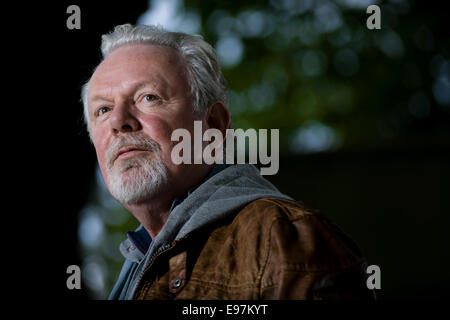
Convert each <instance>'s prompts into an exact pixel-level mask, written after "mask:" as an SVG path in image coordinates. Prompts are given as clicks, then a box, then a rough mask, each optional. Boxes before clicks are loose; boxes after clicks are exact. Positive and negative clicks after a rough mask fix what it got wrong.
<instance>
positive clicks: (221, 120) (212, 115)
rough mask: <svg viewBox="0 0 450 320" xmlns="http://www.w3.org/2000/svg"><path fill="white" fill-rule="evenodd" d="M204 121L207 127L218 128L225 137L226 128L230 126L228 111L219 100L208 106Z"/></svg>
mask: <svg viewBox="0 0 450 320" xmlns="http://www.w3.org/2000/svg"><path fill="white" fill-rule="evenodd" d="M206 123H207V124H208V127H209V128H215V129H219V130H220V132H222V135H223V136H224V137H225V133H226V130H227V129H228V127H229V126H230V112H229V111H228V110H227V108H226V107H225V105H224V104H223V103H222V102H221V101H216V102H214V103H213V104H212V105H211V106H210V107H209V110H208V114H207V115H206Z"/></svg>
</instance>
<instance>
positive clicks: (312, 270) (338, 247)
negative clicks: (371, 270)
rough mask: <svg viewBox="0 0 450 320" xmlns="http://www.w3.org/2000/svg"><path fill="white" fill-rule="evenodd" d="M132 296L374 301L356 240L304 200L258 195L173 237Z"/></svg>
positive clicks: (144, 297) (152, 297) (138, 297)
mask: <svg viewBox="0 0 450 320" xmlns="http://www.w3.org/2000/svg"><path fill="white" fill-rule="evenodd" d="M134 298H135V299H164V300H166V299H208V300H214V299H223V300H236V299H237V300H257V299H339V298H344V299H353V298H356V299H371V298H374V294H373V292H372V291H371V290H369V289H367V287H366V263H365V260H364V258H363V257H362V255H361V252H360V251H359V250H358V248H357V247H356V245H355V244H354V243H353V241H352V240H351V239H350V238H349V237H348V236H346V235H345V234H344V233H342V232H341V231H340V230H339V229H338V228H337V227H336V226H335V225H333V224H332V223H331V222H330V221H329V220H328V219H326V218H325V216H324V215H322V214H321V213H319V212H317V211H315V210H313V209H311V208H309V207H307V206H306V205H304V204H303V203H301V202H297V201H291V200H284V199H273V198H270V199H269V198H263V199H259V200H255V201H253V202H251V203H250V204H248V205H246V206H245V207H244V208H243V209H242V210H240V212H238V213H237V214H235V215H233V216H231V217H229V218H227V219H226V220H222V221H220V223H216V224H215V225H212V226H209V227H208V228H203V229H201V230H197V231H194V232H192V233H190V234H188V235H187V236H185V237H184V238H181V239H179V240H176V241H174V242H173V243H172V246H171V247H170V248H168V249H166V250H165V251H163V252H161V253H160V254H159V255H158V256H157V257H156V258H155V259H154V262H153V263H152V264H151V265H149V266H148V267H147V268H146V270H145V272H144V274H143V277H142V279H141V281H140V283H139V286H138V287H137V290H136V291H135V294H134Z"/></svg>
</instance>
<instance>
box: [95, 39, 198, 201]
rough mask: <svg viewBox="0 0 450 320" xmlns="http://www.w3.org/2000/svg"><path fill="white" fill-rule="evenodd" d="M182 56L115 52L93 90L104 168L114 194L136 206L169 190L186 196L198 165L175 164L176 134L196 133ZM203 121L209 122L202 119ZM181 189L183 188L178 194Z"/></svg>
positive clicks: (153, 50)
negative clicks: (173, 137) (185, 186)
mask: <svg viewBox="0 0 450 320" xmlns="http://www.w3.org/2000/svg"><path fill="white" fill-rule="evenodd" d="M183 63H184V62H183V60H182V58H181V57H180V56H179V55H178V53H177V52H176V51H175V50H174V49H172V48H169V47H164V46H157V45H150V44H134V45H126V46H124V47H120V48H118V49H116V50H114V51H113V52H112V53H111V54H110V55H109V56H108V57H107V58H106V59H105V60H104V61H103V62H102V63H101V64H100V65H99V66H98V68H97V69H96V71H95V72H94V74H93V76H92V78H91V81H90V86H89V90H88V92H89V95H88V101H89V118H90V124H91V131H92V139H93V143H94V146H95V149H96V152H97V158H98V161H99V165H100V169H101V171H102V174H103V177H104V179H105V182H106V184H107V186H108V188H109V190H110V192H111V193H112V195H113V196H114V197H115V198H116V199H118V200H119V202H122V203H128V204H136V203H139V202H141V201H143V200H148V198H151V197H153V196H158V195H159V194H160V193H161V192H162V191H165V192H166V191H167V189H168V188H167V186H168V185H169V184H170V190H171V191H172V192H174V193H175V194H176V193H177V192H178V191H181V190H182V188H183V184H185V183H186V181H189V180H192V177H193V176H195V175H196V173H195V170H198V168H195V166H192V165H183V164H182V165H175V164H173V162H172V161H171V157H170V155H171V150H172V148H173V146H174V145H175V144H177V143H178V142H172V141H171V139H170V137H171V134H172V132H173V130H175V129H177V128H185V129H187V130H189V131H190V132H191V136H192V133H193V124H194V120H199V117H196V116H195V114H194V112H193V107H192V103H191V101H192V99H191V95H190V87H189V85H188V81H187V78H186V74H185V67H184V64H183ZM203 121H204V120H203ZM197 175H198V174H197ZM177 187H179V188H180V189H179V190H177Z"/></svg>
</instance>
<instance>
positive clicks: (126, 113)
mask: <svg viewBox="0 0 450 320" xmlns="http://www.w3.org/2000/svg"><path fill="white" fill-rule="evenodd" d="M111 112H112V114H111V116H110V124H111V130H112V131H113V133H114V134H116V135H117V134H119V133H125V132H134V131H137V130H139V129H140V127H141V126H140V123H139V121H138V120H137V119H136V117H135V116H134V115H133V114H132V112H131V110H130V106H128V105H127V104H126V103H124V102H122V103H120V104H117V105H116V106H115V107H114V109H113V110H112V111H111Z"/></svg>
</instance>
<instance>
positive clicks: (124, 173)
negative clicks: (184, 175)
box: [107, 137, 168, 204]
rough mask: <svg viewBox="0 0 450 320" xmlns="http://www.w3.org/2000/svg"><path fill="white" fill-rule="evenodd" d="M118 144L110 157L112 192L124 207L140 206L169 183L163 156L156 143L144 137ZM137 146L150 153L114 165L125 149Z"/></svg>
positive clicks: (109, 179)
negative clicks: (120, 150) (125, 147)
mask: <svg viewBox="0 0 450 320" xmlns="http://www.w3.org/2000/svg"><path fill="white" fill-rule="evenodd" d="M127 140H128V141H126V142H124V141H118V142H114V143H113V144H112V145H111V147H110V150H109V151H108V156H107V177H108V185H109V192H110V193H111V194H112V196H113V197H114V198H115V199H116V200H117V201H119V202H120V203H123V204H138V203H140V202H143V201H145V200H147V199H149V198H151V197H153V196H155V195H156V194H158V193H159V192H160V191H161V190H162V189H163V187H164V186H166V185H167V182H168V174H167V168H166V166H165V164H164V162H163V161H162V159H161V156H160V153H159V151H160V149H159V146H158V145H157V143H156V142H154V141H150V140H147V139H145V138H141V137H132V138H131V139H130V138H128V139H127ZM130 144H131V145H136V146H139V147H143V148H145V149H146V150H149V152H152V153H153V157H152V159H148V157H149V156H151V155H149V154H148V153H147V152H146V153H144V154H142V155H137V156H135V157H132V158H129V159H123V160H116V161H115V162H114V163H113V161H112V158H113V155H114V153H115V152H116V151H117V150H118V149H120V148H121V147H122V146H124V145H130Z"/></svg>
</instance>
